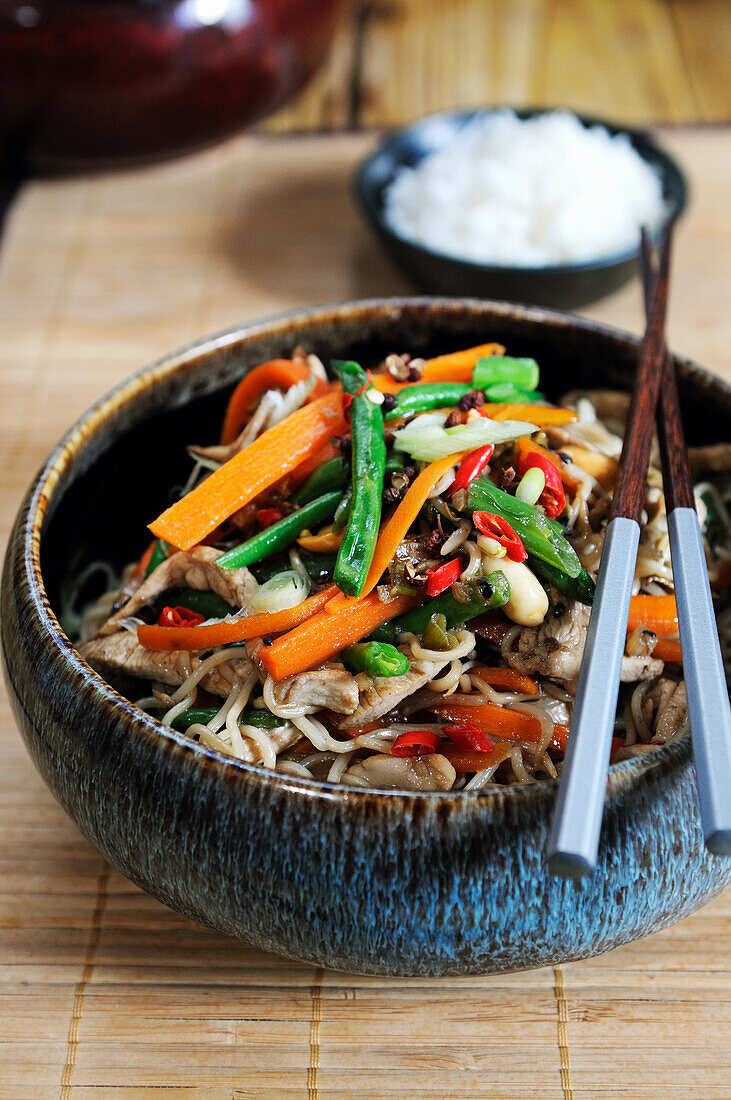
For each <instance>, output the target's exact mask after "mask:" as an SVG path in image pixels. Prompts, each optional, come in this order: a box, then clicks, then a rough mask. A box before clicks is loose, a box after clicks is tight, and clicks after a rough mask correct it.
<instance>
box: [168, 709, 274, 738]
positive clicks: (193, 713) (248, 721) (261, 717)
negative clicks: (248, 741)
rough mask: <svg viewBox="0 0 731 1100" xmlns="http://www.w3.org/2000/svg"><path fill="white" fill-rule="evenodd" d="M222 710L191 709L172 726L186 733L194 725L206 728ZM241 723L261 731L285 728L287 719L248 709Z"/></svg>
mask: <svg viewBox="0 0 731 1100" xmlns="http://www.w3.org/2000/svg"><path fill="white" fill-rule="evenodd" d="M220 709H221V708H220V707H189V709H188V710H184V711H183V713H182V714H179V715H178V716H177V717H176V718H173V720H172V723H171V725H172V727H173V729H175V730H180V731H181V732H185V730H187V729H188V727H189V726H192V725H193V724H194V723H200V724H201V725H203V726H205V725H207V724H208V723H209V722H210V721H211V719H212V718H215V717H216V715H217V714H218V712H219V710H220ZM239 722H241V723H242V724H243V725H245V726H257V727H258V728H259V729H273V728H274V727H275V726H283V725H284V723H285V719H284V718H278V717H277V715H276V714H272V712H271V711H270V710H256V709H255V708H254V707H247V708H246V709H245V710H244V712H243V713H242V714H241V717H240V718H239Z"/></svg>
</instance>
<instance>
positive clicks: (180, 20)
mask: <svg viewBox="0 0 731 1100" xmlns="http://www.w3.org/2000/svg"><path fill="white" fill-rule="evenodd" d="M343 3H344V0H306V2H305V0H27V2H24V0H0V74H1V76H0V142H2V145H3V146H5V147H6V148H11V149H14V150H16V151H17V154H18V155H19V156H21V157H22V158H23V160H24V162H25V163H26V164H27V165H28V167H29V168H31V169H32V170H35V171H57V170H68V169H84V168H90V167H98V166H108V165H115V164H129V163H134V162H140V161H146V160H152V159H156V158H158V157H165V156H171V155H175V154H178V153H183V152H186V151H188V150H191V149H195V148H198V147H201V146H204V145H207V144H209V143H212V142H215V141H218V140H220V139H222V138H225V137H227V136H229V135H231V134H233V133H235V132H236V131H237V130H240V129H242V128H243V127H245V126H248V125H249V124H251V123H252V122H255V121H257V120H258V119H261V118H263V117H264V116H265V115H268V114H269V113H271V112H272V111H274V110H276V109H277V108H278V107H281V106H282V104H284V103H285V102H286V101H287V100H288V99H290V98H291V97H292V96H293V95H294V94H295V93H296V92H297V91H298V90H299V89H300V88H301V87H302V85H303V84H304V83H305V81H306V80H307V79H308V78H309V77H310V76H311V75H312V73H313V72H314V71H315V69H316V68H317V67H318V65H319V64H320V62H321V61H322V60H323V58H324V57H325V54H326V52H327V49H328V47H329V45H330V42H331V39H332V36H333V31H334V29H335V25H336V22H337V17H338V15H339V13H340V10H341V8H342V7H343Z"/></svg>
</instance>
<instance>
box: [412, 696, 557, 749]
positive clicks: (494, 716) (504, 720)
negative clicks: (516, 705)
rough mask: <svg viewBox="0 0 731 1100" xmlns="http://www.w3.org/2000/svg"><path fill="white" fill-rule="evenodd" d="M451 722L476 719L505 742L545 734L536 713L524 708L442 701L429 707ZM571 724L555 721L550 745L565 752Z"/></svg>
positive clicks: (488, 732)
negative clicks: (566, 724)
mask: <svg viewBox="0 0 731 1100" xmlns="http://www.w3.org/2000/svg"><path fill="white" fill-rule="evenodd" d="M428 709H429V710H433V711H434V712H435V714H438V715H439V717H440V718H446V719H448V720H449V721H450V722H476V723H477V725H478V726H480V727H481V729H484V731H485V733H487V734H489V735H492V734H494V735H495V736H496V737H498V738H501V739H502V740H504V741H532V742H534V743H536V744H537V743H538V742H539V741H540V740H541V737H542V736H543V727H542V726H541V723H540V722H539V720H538V718H536V716H535V715H534V714H526V713H525V712H524V711H521V710H510V709H509V708H508V707H499V706H496V705H495V704H494V703H477V704H476V705H466V706H460V705H459V704H458V703H440V704H439V705H438V706H431V707H429V708H428ZM568 735H569V727H568V726H563V725H560V724H558V723H557V724H556V725H555V726H554V727H553V737H552V738H551V741H550V742H549V748H552V749H558V750H559V751H560V752H565V751H566V744H567V740H568Z"/></svg>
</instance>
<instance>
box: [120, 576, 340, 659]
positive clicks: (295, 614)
mask: <svg viewBox="0 0 731 1100" xmlns="http://www.w3.org/2000/svg"><path fill="white" fill-rule="evenodd" d="M335 591H336V588H335V585H334V584H331V585H330V586H329V587H328V588H323V590H322V592H316V593H315V595H314V596H310V597H309V598H308V599H306V600H304V601H303V602H302V603H300V604H297V606H296V607H288V608H286V610H284V611H273V612H271V613H270V614H261V615H247V616H246V617H245V618H243V619H236V620H235V621H233V622H222V623H210V624H209V625H207V626H147V625H146V624H143V625H141V626H138V627H137V640H138V642H139V643H140V645H141V646H144V648H145V649H156V650H170V649H185V650H189V651H193V650H196V649H208V648H209V647H210V646H217V645H231V643H232V642H245V641H248V640H249V639H250V638H264V637H267V636H268V635H269V634H281V633H282V631H285V630H291V629H292V628H293V627H295V626H299V624H300V623H303V622H305V621H306V620H307V619H309V618H310V617H311V616H312V615H315V614H316V613H317V612H318V611H320V610H322V608H323V607H324V606H325V604H326V603H327V601H328V600H330V599H332V596H333V593H334V592H335Z"/></svg>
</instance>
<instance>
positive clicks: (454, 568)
mask: <svg viewBox="0 0 731 1100" xmlns="http://www.w3.org/2000/svg"><path fill="white" fill-rule="evenodd" d="M463 569H464V558H453V559H452V560H451V561H448V562H447V564H446V565H440V566H439V568H438V569H430V570H429V572H428V573H427V575H426V594H427V596H441V594H442V592H446V591H447V589H448V588H449V586H450V585H452V584H454V582H455V581H456V580H458V579H459V577H460V576H461V574H462V570H463Z"/></svg>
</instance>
